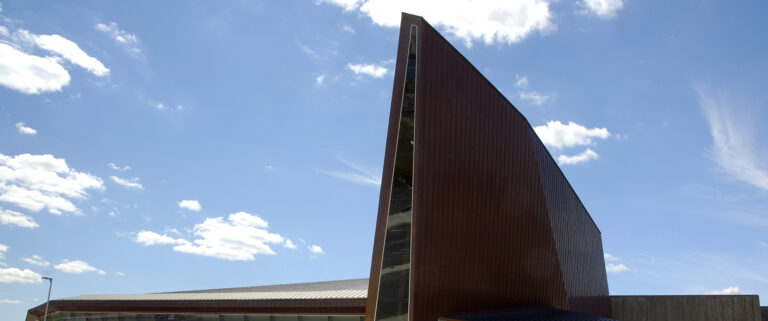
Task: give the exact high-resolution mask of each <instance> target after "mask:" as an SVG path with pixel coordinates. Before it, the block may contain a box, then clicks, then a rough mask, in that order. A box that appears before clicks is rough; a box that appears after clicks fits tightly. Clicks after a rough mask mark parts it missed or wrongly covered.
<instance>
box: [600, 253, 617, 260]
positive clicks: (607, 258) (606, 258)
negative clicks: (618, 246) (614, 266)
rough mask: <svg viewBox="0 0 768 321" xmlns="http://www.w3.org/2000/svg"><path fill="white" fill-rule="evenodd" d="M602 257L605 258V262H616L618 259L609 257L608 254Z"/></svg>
mask: <svg viewBox="0 0 768 321" xmlns="http://www.w3.org/2000/svg"><path fill="white" fill-rule="evenodd" d="M603 257H604V258H605V260H606V261H618V260H619V258H617V257H615V256H613V255H610V254H608V253H603Z"/></svg>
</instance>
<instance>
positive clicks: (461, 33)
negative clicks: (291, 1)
mask: <svg viewBox="0 0 768 321" xmlns="http://www.w3.org/2000/svg"><path fill="white" fill-rule="evenodd" d="M322 2H326V3H330V4H333V5H336V6H339V7H341V8H343V9H344V10H345V11H353V10H359V11H360V12H361V13H363V14H365V15H368V16H369V17H370V18H371V20H373V22H374V23H375V24H377V25H381V26H386V27H399V26H400V13H401V12H408V13H412V14H416V15H421V16H423V17H424V18H425V19H426V20H427V21H429V22H430V23H431V24H433V25H435V26H438V27H441V29H443V30H444V32H446V33H447V34H449V35H452V36H455V37H457V38H459V39H461V40H462V41H463V42H464V44H465V45H466V46H467V47H471V46H472V43H473V41H483V42H484V43H485V44H487V45H492V44H496V43H506V44H511V43H515V42H519V41H521V40H523V39H525V38H526V37H528V36H530V35H531V34H532V33H534V32H539V33H542V34H544V33H547V32H550V31H552V30H555V29H556V28H557V26H556V25H555V24H554V23H553V22H552V13H551V12H550V10H549V2H548V1H544V0H518V1H472V0H457V1H440V0H420V1H419V0H367V1H363V0H325V1H322Z"/></svg>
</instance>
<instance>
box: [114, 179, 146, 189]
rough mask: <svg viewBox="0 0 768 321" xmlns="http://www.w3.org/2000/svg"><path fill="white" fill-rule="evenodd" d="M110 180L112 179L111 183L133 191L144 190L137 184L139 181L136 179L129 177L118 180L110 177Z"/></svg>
mask: <svg viewBox="0 0 768 321" xmlns="http://www.w3.org/2000/svg"><path fill="white" fill-rule="evenodd" d="M109 178H110V179H112V181H113V182H115V183H116V184H118V185H120V186H123V187H127V188H134V189H144V186H142V185H141V183H139V181H140V179H139V178H138V177H129V178H120V177H117V176H110V177H109Z"/></svg>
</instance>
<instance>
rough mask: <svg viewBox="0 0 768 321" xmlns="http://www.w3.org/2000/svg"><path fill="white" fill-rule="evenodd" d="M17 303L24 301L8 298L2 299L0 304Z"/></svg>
mask: <svg viewBox="0 0 768 321" xmlns="http://www.w3.org/2000/svg"><path fill="white" fill-rule="evenodd" d="M17 303H22V302H21V301H19V300H8V299H2V300H0V304H17Z"/></svg>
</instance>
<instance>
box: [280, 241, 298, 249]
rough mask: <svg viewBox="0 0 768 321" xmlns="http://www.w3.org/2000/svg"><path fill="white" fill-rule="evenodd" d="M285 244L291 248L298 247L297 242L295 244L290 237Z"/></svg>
mask: <svg viewBox="0 0 768 321" xmlns="http://www.w3.org/2000/svg"><path fill="white" fill-rule="evenodd" d="M283 246H285V247H287V248H289V249H291V250H295V249H296V248H297V247H298V246H297V245H296V244H294V243H293V242H292V241H291V240H288V239H286V240H285V244H283Z"/></svg>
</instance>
